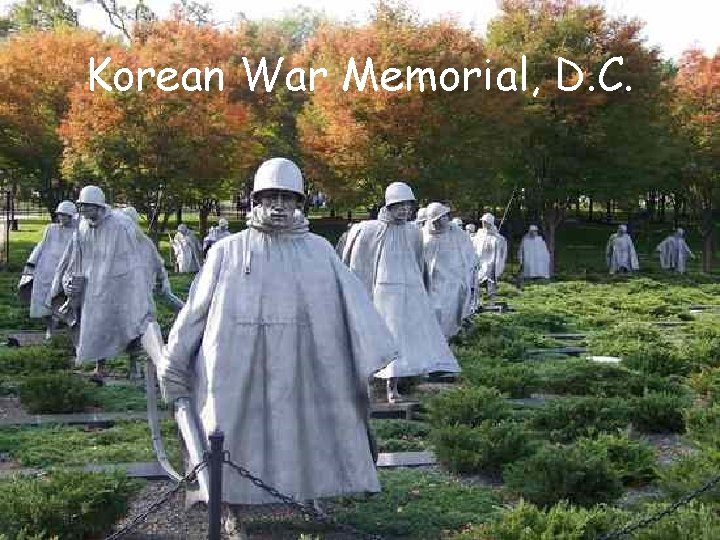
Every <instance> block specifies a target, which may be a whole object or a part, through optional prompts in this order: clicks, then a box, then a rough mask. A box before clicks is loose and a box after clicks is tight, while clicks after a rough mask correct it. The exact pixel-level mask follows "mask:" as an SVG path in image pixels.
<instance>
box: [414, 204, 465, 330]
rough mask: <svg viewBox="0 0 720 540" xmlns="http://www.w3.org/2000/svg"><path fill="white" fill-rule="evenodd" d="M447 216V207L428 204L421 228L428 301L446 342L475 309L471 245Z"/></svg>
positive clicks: (455, 223)
mask: <svg viewBox="0 0 720 540" xmlns="http://www.w3.org/2000/svg"><path fill="white" fill-rule="evenodd" d="M449 214H450V208H449V207H447V206H445V205H443V204H441V203H438V202H433V203H430V204H429V205H428V215H427V222H426V223H425V227H424V228H423V244H424V256H425V266H426V268H427V273H428V278H429V282H430V301H431V303H432V305H433V308H434V309H435V314H436V315H437V318H438V322H439V323H440V327H441V328H442V330H443V333H444V334H445V337H446V338H448V339H450V338H451V337H453V336H454V335H456V334H457V333H458V332H459V331H460V329H461V328H462V323H463V321H464V320H465V319H467V318H468V317H470V315H472V314H473V312H474V310H475V308H476V295H475V291H476V288H477V268H478V261H477V256H476V255H475V249H474V248H473V245H472V241H471V240H470V238H469V237H468V235H467V234H466V233H465V231H463V230H462V228H461V226H459V225H458V224H457V222H456V221H455V220H453V221H452V222H451V221H450V216H449Z"/></svg>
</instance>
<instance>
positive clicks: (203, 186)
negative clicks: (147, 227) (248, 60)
mask: <svg viewBox="0 0 720 540" xmlns="http://www.w3.org/2000/svg"><path fill="white" fill-rule="evenodd" d="M150 30H151V31H150V32H149V33H148V34H147V37H146V39H145V40H144V41H142V42H140V41H136V42H135V43H134V45H133V47H132V48H131V49H129V50H126V51H121V52H120V53H119V54H118V59H117V61H116V63H115V64H114V65H116V66H127V67H129V68H130V69H132V70H134V69H136V68H137V67H140V66H149V65H152V66H161V65H162V66H172V67H173V68H174V69H176V70H177V71H178V73H182V72H184V71H185V70H186V69H188V68H190V67H200V68H201V69H202V68H203V67H205V66H207V67H218V68H220V69H222V70H223V72H224V74H225V77H227V78H228V79H229V80H233V79H234V75H233V67H232V66H231V65H230V63H229V59H230V57H231V54H232V51H233V46H234V44H235V42H234V39H235V36H234V35H233V34H232V33H230V32H221V31H218V30H215V29H213V28H211V27H209V26H197V25H194V24H189V23H187V22H184V21H181V20H171V21H162V22H159V23H155V24H154V25H153V26H152V28H150ZM109 76H110V75H108V77H109ZM211 80H212V83H213V84H212V86H211V88H210V91H199V92H197V91H196V92H191V91H187V90H185V89H183V88H182V87H180V88H178V89H177V90H174V91H171V92H165V91H162V90H161V89H159V88H158V87H157V86H154V85H153V86H151V87H149V88H143V90H142V91H137V90H136V89H132V90H129V91H127V92H123V93H120V92H105V91H96V92H88V90H87V85H85V86H83V87H82V88H77V89H76V90H75V91H74V92H73V94H72V108H71V111H70V114H69V115H68V118H67V120H66V122H64V124H63V126H62V129H61V132H62V135H63V137H64V139H65V142H66V145H67V147H66V152H65V160H64V171H65V173H66V174H67V175H68V176H69V177H71V178H88V177H89V178H93V179H95V181H97V182H98V183H100V184H101V185H105V186H107V187H109V188H111V189H112V190H113V191H114V193H115V194H116V198H117V200H125V201H127V202H129V203H132V204H133V205H134V206H136V207H137V208H138V210H139V211H141V212H144V213H146V214H148V216H150V221H151V222H152V223H153V232H157V231H158V230H162V229H163V228H164V225H165V224H166V223H167V219H168V216H169V215H170V212H171V211H172V210H174V209H175V208H177V207H179V206H181V205H182V203H183V202H196V203H198V204H199V205H200V222H201V230H202V231H203V232H204V231H205V230H206V229H207V219H208V215H209V212H210V209H211V202H212V201H213V200H214V199H220V198H221V197H223V196H225V195H227V193H228V191H229V190H230V189H231V187H232V186H233V185H234V183H235V182H236V180H237V178H238V176H239V175H241V174H242V173H243V172H244V171H245V170H246V169H247V167H248V164H249V163H252V162H254V160H255V156H256V154H257V153H258V152H259V151H260V150H259V149H258V145H257V144H256V143H255V142H254V141H253V140H252V139H251V138H250V136H249V135H250V132H251V128H252V121H251V116H250V112H249V108H248V107H247V105H246V104H245V103H243V102H238V101H233V100H231V99H230V94H229V92H228V91H227V89H225V91H220V90H219V86H218V78H217V76H215V77H214V78H213V79H211ZM193 81H194V78H192V77H191V79H190V83H191V84H192V83H193ZM145 82H149V80H146V81H145ZM161 215H164V218H163V221H162V222H159V219H160V218H159V216H161Z"/></svg>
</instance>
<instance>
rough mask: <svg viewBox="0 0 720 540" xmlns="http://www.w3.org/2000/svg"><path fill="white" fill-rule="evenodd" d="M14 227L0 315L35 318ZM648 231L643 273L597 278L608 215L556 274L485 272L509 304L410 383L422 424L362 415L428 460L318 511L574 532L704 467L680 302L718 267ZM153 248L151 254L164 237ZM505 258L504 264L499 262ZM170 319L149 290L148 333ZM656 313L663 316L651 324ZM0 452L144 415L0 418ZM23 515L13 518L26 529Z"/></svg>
mask: <svg viewBox="0 0 720 540" xmlns="http://www.w3.org/2000/svg"><path fill="white" fill-rule="evenodd" d="M313 225H314V229H315V230H318V231H319V232H321V233H322V234H324V235H325V236H327V237H328V238H330V239H331V240H334V239H335V238H336V237H337V236H339V234H340V233H341V232H342V230H343V229H344V226H343V225H342V223H330V222H320V221H317V220H314V224H313ZM233 226H234V224H233V223H232V220H231V228H233ZM21 229H22V231H21V232H20V233H17V234H16V233H13V234H14V237H13V255H12V261H13V265H14V270H15V272H11V273H5V274H2V275H0V305H2V307H3V308H4V309H2V310H0V320H1V321H2V323H3V324H0V328H4V329H8V330H10V329H13V328H18V329H41V325H39V324H38V322H37V321H30V320H29V319H28V318H27V314H26V309H25V308H23V307H22V306H20V305H19V304H18V303H17V301H16V299H15V297H14V289H13V288H14V286H15V285H16V283H17V280H18V278H19V274H18V273H17V271H18V270H19V269H20V268H21V267H22V262H23V261H24V258H25V257H26V256H27V253H29V250H30V249H31V248H32V245H33V243H34V242H35V241H37V239H38V235H39V234H40V232H41V231H42V224H40V223H32V222H22V223H21ZM665 229H667V228H663V227H652V228H650V229H648V230H647V231H645V232H644V233H643V235H642V236H641V238H640V239H639V241H638V242H637V244H638V250H639V251H640V256H641V263H642V265H643V272H642V275H641V276H633V277H630V278H611V277H610V276H608V275H607V272H606V269H605V267H604V261H603V249H604V245H605V241H606V239H607V236H608V234H610V232H612V227H609V226H604V225H577V226H572V227H567V228H565V229H561V231H560V236H559V238H558V242H559V246H560V253H559V263H560V266H559V269H560V272H559V276H558V278H557V279H556V280H554V281H553V282H551V283H537V284H525V285H524V287H523V289H522V290H519V289H517V288H516V287H515V286H513V285H511V284H510V283H508V282H505V283H503V284H502V286H501V288H500V295H501V299H502V300H505V301H507V302H508V303H509V304H510V305H511V306H512V307H513V308H514V310H515V311H513V312H510V313H505V314H500V315H498V314H481V315H478V316H477V317H476V318H475V321H474V325H473V326H472V328H470V329H469V331H468V332H466V333H465V334H464V335H462V336H460V338H459V339H458V340H455V343H454V345H453V347H454V350H455V352H456V354H457V357H458V359H459V361H460V363H461V365H462V368H463V373H462V376H461V380H460V384H459V385H458V387H457V388H455V389H453V390H449V391H444V392H442V393H441V394H439V395H438V396H436V397H430V396H423V397H422V399H423V401H424V404H425V406H426V408H427V411H428V412H427V416H426V418H425V419H424V421H422V422H407V421H387V420H383V421H379V420H374V421H372V423H371V428H372V430H373V432H374V434H375V437H376V439H377V440H378V443H379V448H380V451H386V452H387V451H415V450H425V449H431V450H433V451H435V453H436V455H437V456H438V458H439V459H440V462H441V464H442V467H441V471H432V472H428V471H416V470H397V471H383V472H381V480H382V483H383V492H382V493H381V494H378V495H374V496H370V497H367V498H359V499H357V498H348V499H341V500H339V501H336V502H335V503H334V506H333V508H334V510H335V512H336V516H337V517H338V518H339V519H340V520H341V521H343V522H348V523H352V524H353V525H355V526H357V527H358V528H361V529H362V530H365V531H368V532H377V533H382V534H385V535H388V536H390V537H408V538H439V537H441V536H448V535H450V536H452V535H455V536H454V537H456V538H462V539H483V540H490V539H491V538H492V539H495V540H497V539H508V540H510V539H522V540H531V539H533V540H534V539H541V540H542V539H548V540H549V539H551V538H562V539H564V540H574V539H578V540H579V539H583V540H584V539H591V538H595V536H596V535H597V534H599V533H601V532H603V531H607V530H610V529H612V528H614V527H616V526H618V525H622V524H625V523H627V522H630V521H633V520H634V519H637V518H638V517H640V516H641V515H643V514H644V513H645V512H649V511H653V510H655V509H658V508H662V505H663V504H665V503H667V502H668V501H671V500H672V499H673V498H674V497H678V496H681V495H682V494H684V493H685V492H686V491H688V490H690V489H693V488H695V487H697V486H699V485H701V484H702V483H703V482H704V481H706V480H707V479H708V478H710V477H711V476H712V475H713V474H716V471H717V470H718V466H719V465H720V435H718V433H720V431H719V430H718V428H720V406H718V403H720V314H719V313H711V312H710V313H705V314H691V313H690V312H689V307H690V306H691V305H694V304H709V305H715V304H720V282H718V280H717V279H716V277H715V276H704V275H700V274H697V273H695V272H694V271H691V272H690V274H688V275H687V276H684V277H680V278H678V277H675V276H667V275H665V274H664V273H662V272H660V271H659V268H658V264H657V261H656V260H655V259H654V258H653V254H652V250H653V249H654V245H655V243H656V241H659V240H660V239H661V238H662V237H663V236H664V234H665V232H666V231H665ZM235 230H237V229H235ZM690 242H691V245H692V242H693V237H692V236H691V237H690ZM160 248H161V251H162V252H163V254H164V255H165V257H166V261H167V262H168V265H169V262H170V258H169V251H168V247H167V241H166V239H163V241H162V242H161V245H160ZM691 269H693V270H694V269H695V266H692V268H691ZM513 270H514V266H513V265H512V264H511V265H510V269H509V273H510V274H511V273H512V271H513ZM171 281H172V283H173V287H174V289H175V290H176V292H178V294H179V296H181V297H183V298H184V297H185V296H186V294H187V291H188V290H189V287H190V282H191V276H179V275H172V276H171ZM173 317H174V316H173V314H172V313H171V312H170V311H169V310H168V309H167V308H166V307H165V306H164V305H162V304H161V303H158V318H159V320H160V321H161V325H162V327H163V331H164V333H167V331H168V330H169V328H170V326H171V324H172V320H173ZM668 321H671V322H674V323H677V324H676V325H675V326H670V327H668V326H659V325H658V323H665V322H668ZM557 332H562V333H582V334H585V335H586V338H585V339H584V340H581V341H572V342H565V341H563V340H561V339H555V338H552V337H549V336H548V334H551V333H557ZM562 345H583V346H586V347H587V348H588V353H589V354H595V355H602V356H618V357H621V358H622V362H621V363H620V364H618V365H614V364H595V363H591V362H589V361H587V360H586V359H585V358H584V356H583V355H581V356H580V357H579V358H572V357H565V356H555V357H551V356H548V357H545V356H539V355H531V354H530V351H531V350H532V349H538V348H545V347H557V346H562ZM71 356H72V355H71V354H70V353H69V350H68V348H67V344H63V343H53V344H49V345H44V346H40V347H38V348H33V347H27V348H21V349H15V350H11V349H2V348H0V389H1V390H3V392H5V393H18V392H19V388H20V386H19V385H18V384H17V383H24V382H26V381H27V378H28V377H33V376H36V375H37V374H38V373H42V372H51V371H52V372H57V373H67V369H68V362H70V360H71ZM125 365H126V360H125V359H124V358H118V359H114V360H112V361H111V362H110V366H111V367H112V368H113V369H114V370H116V371H118V372H122V371H123V370H124V369H125ZM91 367H92V366H85V367H84V368H83V369H91ZM13 384H15V386H13ZM93 391H94V393H93V396H92V399H93V400H94V401H93V403H94V405H93V406H99V407H101V408H102V409H103V410H142V409H144V407H145V401H144V393H143V390H142V389H141V388H133V387H105V388H102V389H97V388H94V389H93ZM530 396H546V397H547V400H546V401H545V402H544V403H543V402H538V404H537V406H529V405H528V406H521V405H517V404H511V403H508V402H507V401H506V399H505V398H507V397H513V398H528V397H530ZM550 398H552V399H550ZM163 429H164V431H165V432H166V437H165V440H166V443H167V442H168V441H173V442H172V444H171V447H170V452H171V455H172V456H173V460H175V461H177V460H179V455H178V448H177V445H176V442H177V439H176V435H175V433H174V429H175V428H174V427H173V424H172V422H169V421H168V422H165V423H163ZM657 434H660V436H665V435H667V436H673V437H676V438H677V437H680V438H681V439H680V440H681V441H682V442H683V444H684V445H685V447H686V449H687V450H688V452H687V453H686V455H685V456H684V457H677V456H673V457H671V458H670V459H665V460H659V459H658V457H662V456H660V455H659V453H658V450H657V449H656V448H655V446H653V445H651V444H650V443H649V442H648V441H647V440H646V437H648V436H656V435H657ZM2 452H5V453H7V454H8V455H9V456H10V458H11V459H12V460H14V461H17V462H19V463H20V464H22V465H24V466H55V467H67V466H72V465H77V464H85V463H108V462H123V461H141V460H151V459H152V458H153V455H152V449H151V445H150V437H149V431H148V428H147V425H146V423H145V422H127V423H120V424H118V425H116V426H114V427H113V428H108V429H104V430H96V431H86V430H83V429H80V428H70V427H62V426H57V427H52V428H50V427H48V428H4V429H0V453H2ZM443 471H444V472H443ZM478 475H479V476H480V477H483V478H490V479H492V480H493V482H495V483H497V485H494V487H477V485H476V484H475V483H474V480H473V479H474V478H476V477H477V476H478ZM26 481H27V482H31V484H30V485H32V486H35V487H33V488H32V489H36V487H37V486H39V485H40V484H38V483H37V482H40V480H33V479H28V480H26ZM33 482H35V483H33ZM4 485H9V484H4ZM638 488H641V489H642V490H647V491H648V492H652V493H653V498H652V499H650V498H648V497H643V496H642V495H640V496H639V497H635V498H634V499H633V501H634V502H632V503H627V502H624V499H623V496H624V495H625V494H627V493H632V492H633V490H636V489H638ZM37 489H39V488H37ZM0 491H1V489H0ZM37 500H40V499H37ZM1 504H2V501H1V500H0V505H1ZM658 505H660V506H658ZM18 511H19V510H17V509H16V510H13V512H18ZM719 511H720V489H712V490H709V491H708V492H707V493H706V494H705V495H703V497H701V498H700V502H699V503H694V504H692V505H690V506H688V507H687V508H686V509H683V510H681V511H679V512H678V513H676V514H675V515H674V516H672V517H670V518H667V519H666V520H665V521H664V522H661V523H660V524H658V525H656V526H653V527H651V528H649V529H648V530H647V531H645V532H643V533H641V534H640V535H639V536H638V537H637V538H642V539H644V540H666V539H667V540H669V539H670V538H687V539H690V538H693V539H694V538H700V539H707V540H710V539H714V538H720V523H718V518H717V515H718V513H719ZM23 519H26V518H23ZM28 523H29V522H28ZM296 525H297V530H298V531H302V530H304V529H303V526H301V525H299V524H296ZM33 527H36V525H32V526H31V527H30V528H29V529H28V531H29V532H31V533H32V532H34V531H37V529H36V528H33ZM305 527H306V526H305ZM261 528H262V527H261ZM306 528H307V527H306ZM313 534H314V533H313ZM322 534H323V532H322V531H320V535H322ZM68 537H71V536H68Z"/></svg>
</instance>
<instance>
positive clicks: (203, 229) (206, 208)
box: [199, 199, 213, 240]
mask: <svg viewBox="0 0 720 540" xmlns="http://www.w3.org/2000/svg"><path fill="white" fill-rule="evenodd" d="M212 209H213V201H212V199H203V200H202V201H200V208H199V217H200V232H199V235H200V239H201V240H202V239H203V238H205V236H206V235H207V232H208V229H209V227H208V218H209V217H210V212H212Z"/></svg>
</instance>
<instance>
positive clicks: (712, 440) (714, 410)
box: [683, 404, 720, 450]
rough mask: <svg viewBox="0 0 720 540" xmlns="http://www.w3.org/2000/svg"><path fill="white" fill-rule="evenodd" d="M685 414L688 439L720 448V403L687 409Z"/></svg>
mask: <svg viewBox="0 0 720 540" xmlns="http://www.w3.org/2000/svg"><path fill="white" fill-rule="evenodd" d="M683 416H684V420H685V427H686V436H687V438H688V439H690V440H691V441H693V442H694V443H695V444H698V445H700V446H710V447H712V448H715V449H717V450H720V405H717V404H714V405H711V406H710V407H693V408H691V409H686V410H685V411H684V415H683Z"/></svg>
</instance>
